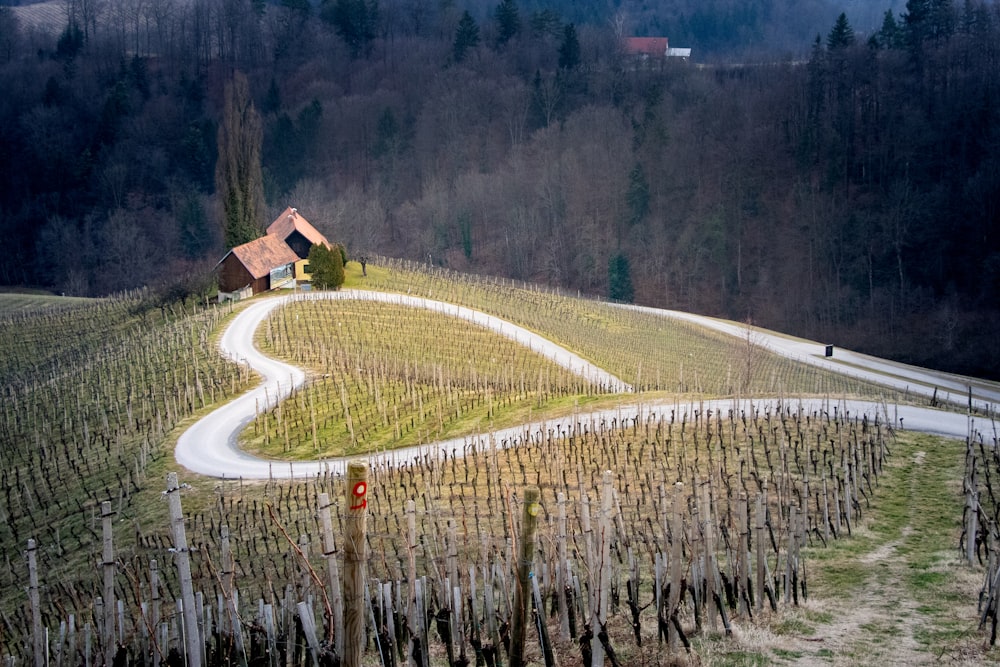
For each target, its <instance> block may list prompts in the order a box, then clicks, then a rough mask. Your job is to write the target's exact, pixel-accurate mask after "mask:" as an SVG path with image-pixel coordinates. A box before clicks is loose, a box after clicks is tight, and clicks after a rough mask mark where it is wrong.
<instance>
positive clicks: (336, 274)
mask: <svg viewBox="0 0 1000 667" xmlns="http://www.w3.org/2000/svg"><path fill="white" fill-rule="evenodd" d="M309 273H310V275H311V276H312V284H313V287H315V288H316V289H340V286H341V285H343V284H344V250H343V246H338V247H336V248H328V247H326V246H325V245H322V244H313V246H312V247H311V248H309Z"/></svg>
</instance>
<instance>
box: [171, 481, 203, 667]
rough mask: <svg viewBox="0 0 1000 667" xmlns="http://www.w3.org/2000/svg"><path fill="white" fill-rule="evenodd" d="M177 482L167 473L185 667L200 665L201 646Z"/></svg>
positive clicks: (198, 666) (199, 666)
mask: <svg viewBox="0 0 1000 667" xmlns="http://www.w3.org/2000/svg"><path fill="white" fill-rule="evenodd" d="M180 490H181V488H180V486H179V485H178V484H177V473H175V472H171V473H167V500H168V501H169V502H170V530H171V532H172V534H173V538H174V563H175V564H176V565H177V578H178V579H179V580H180V585H181V600H182V601H183V603H184V604H183V607H182V608H183V612H184V617H183V628H184V633H183V636H184V643H185V646H186V649H187V659H188V663H187V664H188V667H201V648H202V647H201V646H199V637H198V608H197V607H196V606H195V604H194V587H193V585H192V584H191V554H190V553H189V552H188V544H187V533H186V532H185V530H184V510H183V509H181V496H180Z"/></svg>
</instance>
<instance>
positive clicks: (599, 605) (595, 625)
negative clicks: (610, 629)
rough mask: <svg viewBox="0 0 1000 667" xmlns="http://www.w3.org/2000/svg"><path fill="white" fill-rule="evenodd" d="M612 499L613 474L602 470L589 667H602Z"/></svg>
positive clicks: (609, 567) (608, 591)
mask: <svg viewBox="0 0 1000 667" xmlns="http://www.w3.org/2000/svg"><path fill="white" fill-rule="evenodd" d="M613 500H614V473H613V472H611V471H610V470H605V471H604V472H603V473H602V474H601V516H600V519H599V521H598V526H599V529H598V530H599V538H600V555H599V556H598V559H599V560H598V561H597V562H596V563H592V564H591V567H592V568H593V569H594V571H595V572H596V574H597V581H596V582H595V583H596V586H597V597H596V599H595V602H596V604H595V606H594V608H592V609H591V610H590V618H591V623H590V629H591V631H592V632H593V634H594V637H593V639H592V640H591V649H590V651H591V656H592V662H591V664H592V665H593V666H594V667H602V666H603V665H604V644H603V643H602V642H601V638H600V635H601V632H602V631H603V630H604V627H605V626H606V625H607V622H608V607H609V603H610V600H611V507H612V501H613Z"/></svg>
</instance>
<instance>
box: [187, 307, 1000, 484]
mask: <svg viewBox="0 0 1000 667" xmlns="http://www.w3.org/2000/svg"><path fill="white" fill-rule="evenodd" d="M303 298H305V299H340V300H371V301H380V302H386V303H394V304H400V305H404V306H409V307H413V308H425V309H428V310H432V311H435V312H440V313H443V314H446V315H450V316H453V317H459V318H461V319H465V320H468V321H470V322H473V323H475V324H478V325H480V326H483V327H487V328H489V329H491V330H493V331H496V332H497V333H499V334H501V335H503V336H507V337H508V338H510V339H512V340H514V341H516V342H518V343H520V344H522V345H525V346H528V347H529V348H531V349H532V350H534V351H535V352H537V353H538V354H541V355H542V356H545V357H547V358H549V359H551V360H553V361H554V362H556V363H558V364H560V365H562V366H563V367H565V368H567V369H569V370H570V371H572V372H574V373H577V374H579V375H581V376H582V377H584V378H587V379H588V380H590V381H592V382H595V383H597V384H600V385H603V386H604V387H605V388H606V389H608V390H609V391H612V392H616V393H620V394H621V396H622V404H621V405H619V406H617V407H615V408H612V409H605V410H599V411H587V412H581V413H579V414H575V415H573V416H572V417H564V418H561V419H559V420H549V421H536V422H532V423H529V424H523V425H521V426H517V427H513V428H508V429H500V430H496V431H493V432H491V433H485V434H479V435H470V436H464V437H460V438H454V439H451V440H444V441H441V442H436V443H432V444H428V445H420V446H417V447H408V448H401V449H395V450H392V451H388V452H378V453H373V454H370V455H369V461H370V462H371V463H372V464H374V465H380V464H394V463H396V462H404V461H411V460H413V459H414V458H416V457H424V456H428V455H430V456H437V455H440V454H442V453H448V452H458V453H462V452H464V451H465V450H466V449H467V448H471V447H476V448H479V449H481V448H484V447H510V446H517V445H518V444H520V443H522V442H524V441H525V440H527V439H530V438H536V437H542V436H544V435H545V434H546V433H547V432H548V431H549V430H550V429H558V428H562V429H563V430H567V429H570V428H574V427H575V426H576V425H577V424H590V423H595V424H596V423H600V422H602V421H604V422H608V423H610V422H612V420H617V421H618V422H620V421H621V420H622V419H634V418H637V417H642V418H646V417H648V416H650V415H654V414H670V413H671V412H672V413H673V414H674V415H675V416H676V418H678V419H680V418H682V417H683V416H684V415H693V414H695V412H696V411H700V412H701V413H702V414H705V412H706V411H712V412H716V411H719V410H724V411H729V410H733V411H734V412H736V413H740V412H751V411H755V410H756V411H763V412H767V411H769V412H772V413H774V412H777V411H779V410H780V411H792V412H798V411H801V412H805V413H814V412H834V411H839V412H840V413H841V414H844V413H846V414H850V415H855V416H860V415H862V414H865V415H868V416H869V417H870V418H872V419H876V418H877V419H880V420H882V421H888V422H891V423H893V424H894V425H895V426H896V427H898V428H906V429H907V430H917V431H923V432H927V433H933V434H936V435H942V436H946V437H953V438H962V439H964V438H965V437H966V436H967V435H968V434H969V433H970V432H972V431H973V430H977V431H980V432H983V433H984V434H988V435H987V437H988V438H990V439H992V438H993V437H995V436H996V431H995V428H996V425H995V424H993V423H990V422H986V423H982V424H977V423H976V422H975V421H974V420H973V418H971V417H968V416H967V415H966V414H965V411H962V412H950V411H946V410H942V409H931V408H923V407H916V406H910V405H898V406H897V405H885V404H882V403H877V402H874V401H855V400H850V401H831V400H829V399H802V400H798V399H793V400H787V399H786V400H785V402H784V403H783V404H782V403H781V402H780V401H779V400H778V399H743V400H740V401H736V400H732V399H720V400H713V401H699V402H694V403H691V402H683V401H662V400H661V401H636V400H631V398H632V396H631V395H630V393H629V392H631V391H632V387H631V386H630V385H628V384H627V383H625V382H624V381H622V380H621V379H619V378H617V377H615V376H613V375H611V374H610V373H608V372H606V371H604V370H603V369H601V368H598V367H597V366H594V365H593V364H591V363H590V362H588V361H586V360H585V359H582V358H581V357H579V356H578V355H576V354H573V353H572V352H570V351H569V350H566V349H565V348H563V347H560V346H559V345H556V344H555V343H553V342H552V341H550V340H548V339H545V338H543V337H542V336H539V335H538V334H535V333H533V332H531V331H528V330H527V329H524V328H522V327H519V326H517V325H514V324H512V323H510V322H507V321H505V320H502V319H500V318H497V317H494V316H492V315H488V314H486V313H483V312H481V311H477V310H473V309H471V308H466V307H463V306H456V305H454V304H448V303H444V302H441V301H434V300H431V299H424V298H419V297H412V296H407V295H402V294H389V293H384V292H370V291H364V290H342V291H339V292H308V293H304V294H299V295H294V296H291V295H290V296H281V297H274V298H269V299H262V300H260V301H257V302H254V303H252V304H251V305H250V306H248V307H247V308H246V309H245V310H243V311H242V312H241V313H240V314H239V315H238V316H237V317H236V318H235V319H234V320H233V322H232V323H230V325H229V326H228V327H227V328H226V331H225V332H224V333H223V336H222V339H221V341H220V343H219V347H220V349H221V351H222V353H223V354H225V355H227V356H228V357H229V358H231V359H233V360H234V361H237V362H239V363H246V364H247V365H248V366H249V367H250V368H252V369H253V370H255V371H256V372H258V373H259V374H260V375H261V377H262V378H263V382H262V383H261V384H260V385H258V386H257V387H256V388H254V389H252V390H251V391H249V392H247V393H245V394H243V395H241V396H239V397H238V398H236V399H235V400H233V401H231V402H230V403H227V404H226V405H224V406H222V407H220V408H218V409H217V410H215V411H213V412H211V413H210V414H208V415H206V416H205V417H203V418H202V419H200V420H198V421H197V422H196V423H195V424H194V425H192V426H191V427H190V428H188V429H187V430H186V431H185V432H184V433H182V434H181V436H180V438H179V439H178V441H177V447H176V450H175V456H176V458H177V462H178V463H179V464H180V465H182V466H184V467H185V468H187V469H188V470H191V471H192V472H196V473H199V474H202V475H208V476H211V477H221V478H229V479H236V478H242V479H278V478H291V477H310V476H315V475H317V474H321V473H327V472H328V473H331V474H343V472H344V470H345V468H346V460H345V459H328V460H318V461H296V462H288V461H268V460H265V459H261V458H257V457H254V456H251V455H249V454H247V453H246V452H243V451H242V450H241V449H240V448H239V441H238V438H239V434H240V432H241V431H242V430H243V429H244V428H245V427H246V426H247V424H249V423H250V421H251V420H252V419H253V418H254V416H255V415H256V414H257V412H258V411H259V410H262V409H265V408H266V407H270V406H273V405H275V404H276V403H277V402H278V401H280V400H283V399H284V398H285V397H287V396H288V395H289V394H290V393H291V392H292V391H293V390H294V389H296V388H298V387H300V386H301V385H302V384H303V383H304V382H305V379H306V378H305V373H304V372H303V371H302V369H299V368H296V367H294V366H291V365H289V364H286V363H284V362H281V361H277V360H275V359H271V358H270V357H267V356H265V355H263V354H262V353H261V352H260V351H259V350H257V348H256V347H255V346H254V344H253V337H254V332H255V331H256V330H257V327H258V326H259V325H260V324H261V322H263V321H264V320H265V319H266V318H267V317H268V315H269V314H270V313H271V312H272V311H273V310H274V309H275V308H277V307H279V306H281V305H283V304H285V303H288V302H289V301H290V300H292V299H303ZM622 307H623V308H631V309H635V310H639V311H641V312H646V313H650V314H653V315H656V316H662V317H672V318H678V319H683V320H686V321H689V322H693V323H695V324H698V325H700V326H705V327H708V328H711V329H714V330H716V331H721V332H723V333H727V334H730V335H735V336H740V337H744V336H746V335H747V329H746V328H745V327H744V326H741V325H738V324H734V323H732V322H725V321H721V320H716V319H713V318H708V317H702V316H698V315H691V314H688V313H680V312H677V311H668V310H659V309H654V308H645V307H641V306H622ZM751 336H752V339H753V341H754V344H756V345H760V346H762V347H764V348H766V349H768V350H770V351H772V352H775V353H777V354H781V355H784V356H787V357H789V358H792V359H795V360H797V361H801V362H804V363H808V364H812V365H815V366H820V367H823V368H827V369H829V370H833V371H835V372H839V373H844V374H846V375H850V376H852V377H856V378H859V379H865V380H871V381H873V382H878V383H881V384H884V385H887V386H891V387H894V388H897V389H903V390H906V391H909V392H910V393H911V394H912V395H915V396H926V397H928V398H929V397H931V396H932V395H934V391H935V388H938V394H937V398H938V401H940V402H943V403H948V402H955V403H957V404H959V405H962V406H965V405H967V404H968V402H969V401H970V400H971V401H972V402H973V403H974V404H975V405H976V407H978V408H979V409H981V410H983V411H985V412H986V413H987V414H993V413H994V412H995V407H996V406H997V404H1000V389H998V386H997V385H996V384H992V383H987V382H984V381H980V380H974V379H971V378H962V377H959V376H954V375H949V374H945V373H936V372H934V371H929V370H926V369H920V368H915V367H912V366H906V365H903V364H897V363H894V362H890V361H887V360H884V359H878V358H875V357H868V356H866V355H860V354H857V353H853V352H849V351H845V350H838V351H837V352H836V353H835V357H834V358H832V359H831V358H827V357H825V356H824V355H825V346H824V345H821V344H818V343H813V342H809V341H803V340H800V339H794V338H789V337H785V336H780V335H776V334H771V333H767V332H758V331H756V330H754V331H753V333H752V334H751ZM970 397H971V398H970ZM956 409H958V408H956Z"/></svg>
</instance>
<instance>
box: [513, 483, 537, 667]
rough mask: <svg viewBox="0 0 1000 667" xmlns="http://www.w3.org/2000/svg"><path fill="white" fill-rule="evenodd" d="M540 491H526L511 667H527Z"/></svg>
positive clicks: (515, 597) (516, 587)
mask: <svg viewBox="0 0 1000 667" xmlns="http://www.w3.org/2000/svg"><path fill="white" fill-rule="evenodd" d="M539 495H540V492H539V490H538V489H537V488H535V487H531V488H527V489H525V490H524V513H523V515H522V516H523V519H522V521H521V544H520V548H519V554H520V555H519V557H518V560H517V585H516V586H515V587H514V611H513V618H512V619H511V631H510V667H523V665H524V664H525V662H524V633H525V628H526V627H527V623H528V619H527V617H528V604H529V603H528V601H529V600H531V590H530V588H529V586H531V583H530V580H529V575H530V574H531V564H532V561H533V560H534V557H535V529H536V527H537V526H538V512H539V511H540V510H541V506H540V505H539V504H538V498H539Z"/></svg>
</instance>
